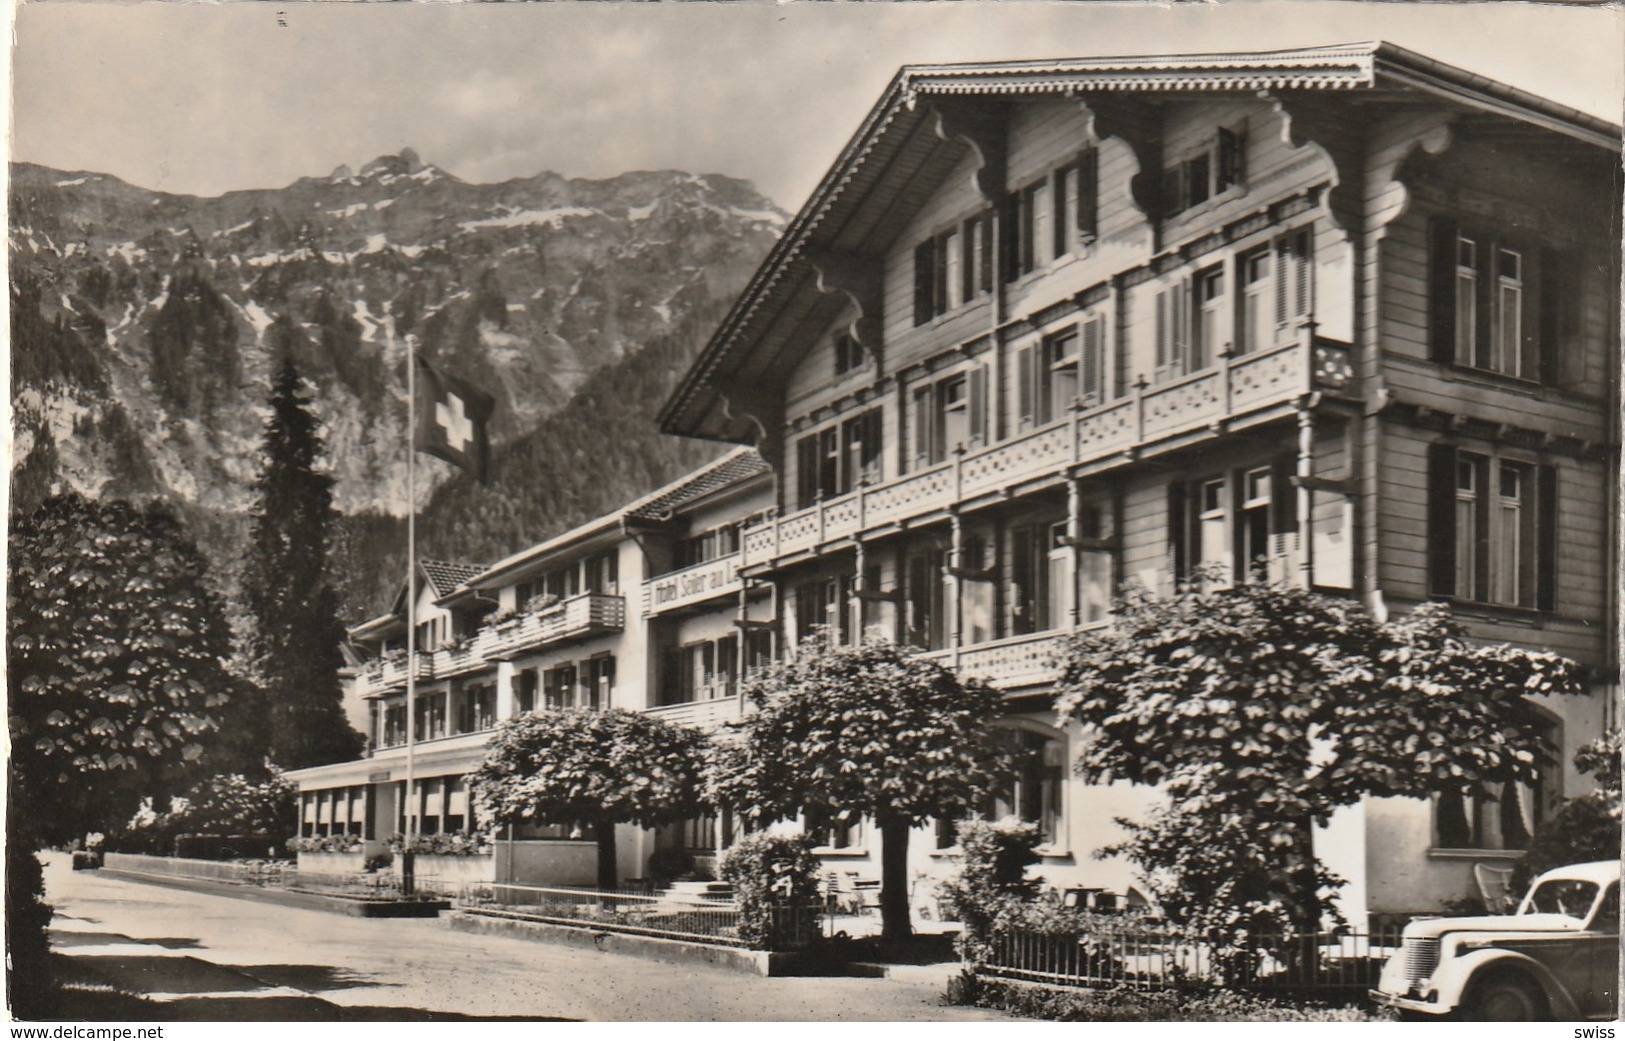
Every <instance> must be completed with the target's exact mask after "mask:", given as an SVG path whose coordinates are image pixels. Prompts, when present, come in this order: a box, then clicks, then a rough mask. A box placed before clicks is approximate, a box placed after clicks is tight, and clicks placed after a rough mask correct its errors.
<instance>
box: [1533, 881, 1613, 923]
mask: <svg viewBox="0 0 1625 1041" xmlns="http://www.w3.org/2000/svg"><path fill="white" fill-rule="evenodd" d="M1596 899H1597V883H1595V882H1584V881H1581V880H1580V879H1577V878H1551V879H1547V880H1546V881H1545V882H1542V883H1541V884H1540V885H1538V886H1536V887H1535V891H1534V892H1533V893H1530V894H1529V906H1528V908H1527V909H1526V910H1525V912H1524V913H1525V914H1561V915H1568V916H1569V917H1570V918H1580V919H1584V918H1585V916H1586V913H1587V912H1589V911H1590V910H1591V905H1592V904H1593V903H1594V902H1595V901H1596Z"/></svg>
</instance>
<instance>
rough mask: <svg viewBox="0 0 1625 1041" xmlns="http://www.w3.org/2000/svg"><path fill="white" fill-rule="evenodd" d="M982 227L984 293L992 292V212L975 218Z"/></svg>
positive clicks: (982, 289) (982, 287)
mask: <svg viewBox="0 0 1625 1041" xmlns="http://www.w3.org/2000/svg"><path fill="white" fill-rule="evenodd" d="M977 220H978V221H979V223H980V224H981V227H982V236H981V237H982V273H981V277H982V286H981V291H982V292H984V293H991V292H993V212H992V211H991V210H989V211H988V212H987V213H984V214H982V216H981V217H979V218H977Z"/></svg>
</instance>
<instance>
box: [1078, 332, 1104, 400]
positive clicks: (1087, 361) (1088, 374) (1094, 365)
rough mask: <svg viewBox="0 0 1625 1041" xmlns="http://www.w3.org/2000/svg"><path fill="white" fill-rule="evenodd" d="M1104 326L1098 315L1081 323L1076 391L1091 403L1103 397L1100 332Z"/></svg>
mask: <svg viewBox="0 0 1625 1041" xmlns="http://www.w3.org/2000/svg"><path fill="white" fill-rule="evenodd" d="M1104 328H1105V322H1103V321H1102V320H1101V319H1100V318H1098V317H1095V318H1091V319H1089V320H1088V321H1086V322H1084V323H1083V357H1082V358H1080V359H1079V360H1078V368H1079V370H1080V371H1079V373H1078V380H1079V387H1078V392H1079V395H1080V396H1081V397H1082V398H1083V400H1084V401H1085V402H1087V403H1089V404H1091V405H1094V404H1098V403H1099V402H1100V401H1101V400H1102V399H1103V398H1104V397H1105V395H1104V393H1103V390H1102V387H1101V356H1102V344H1101V339H1102V336H1101V333H1102V331H1103V329H1104Z"/></svg>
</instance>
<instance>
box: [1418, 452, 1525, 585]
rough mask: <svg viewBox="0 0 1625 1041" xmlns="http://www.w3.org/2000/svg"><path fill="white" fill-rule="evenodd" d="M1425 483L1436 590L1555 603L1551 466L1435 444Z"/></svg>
mask: <svg viewBox="0 0 1625 1041" xmlns="http://www.w3.org/2000/svg"><path fill="white" fill-rule="evenodd" d="M1428 488H1429V491H1428V498H1429V504H1428V555H1429V561H1428V569H1429V573H1430V576H1431V578H1430V583H1431V587H1432V591H1433V594H1434V595H1435V596H1448V597H1454V598H1456V599H1458V600H1471V601H1477V602H1479V603H1488V604H1500V605H1503V606H1507V607H1530V608H1535V609H1537V610H1542V611H1550V610H1554V609H1555V607H1556V567H1557V542H1556V538H1557V530H1556V529H1557V469H1556V467H1552V466H1539V465H1536V464H1533V463H1526V462H1522V461H1518V460H1512V459H1499V458H1495V457H1493V456H1491V455H1488V454H1485V455H1479V454H1474V453H1469V452H1462V451H1459V450H1457V449H1456V447H1455V446H1453V445H1448V444H1436V445H1434V446H1432V448H1431V449H1430V450H1429V461H1428Z"/></svg>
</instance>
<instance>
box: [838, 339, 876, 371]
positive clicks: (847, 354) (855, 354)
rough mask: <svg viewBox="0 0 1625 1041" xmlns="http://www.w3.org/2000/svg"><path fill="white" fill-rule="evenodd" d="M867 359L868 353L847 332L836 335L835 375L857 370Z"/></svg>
mask: <svg viewBox="0 0 1625 1041" xmlns="http://www.w3.org/2000/svg"><path fill="white" fill-rule="evenodd" d="M867 360H868V355H867V354H866V353H865V352H864V350H863V345H862V344H861V343H859V342H858V341H857V340H854V339H853V338H852V337H851V336H850V335H848V334H846V333H841V334H840V335H839V336H836V337H835V375H837V376H844V375H846V374H847V373H849V372H856V371H857V370H858V369H861V368H863V366H864V364H865V363H866V362H867Z"/></svg>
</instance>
